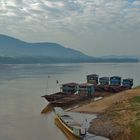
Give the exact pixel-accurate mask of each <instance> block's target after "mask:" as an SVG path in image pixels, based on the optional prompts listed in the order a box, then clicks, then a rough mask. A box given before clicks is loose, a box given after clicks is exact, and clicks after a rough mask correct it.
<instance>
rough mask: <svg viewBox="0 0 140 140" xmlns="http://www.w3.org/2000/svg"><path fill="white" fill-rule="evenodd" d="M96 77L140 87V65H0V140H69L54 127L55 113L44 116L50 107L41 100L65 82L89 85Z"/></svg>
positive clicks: (90, 116) (76, 116)
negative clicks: (127, 81) (90, 78)
mask: <svg viewBox="0 0 140 140" xmlns="http://www.w3.org/2000/svg"><path fill="white" fill-rule="evenodd" d="M93 73H96V74H99V76H100V77H101V76H113V75H118V76H122V77H123V78H128V77H130V78H133V79H134V86H137V85H139V84H140V63H122V64H120V63H117V64H114V63H96V64H93V63H91V64H90V63H86V64H85V63H84V64H82V63H80V64H53V65H47V64H46V65H42V64H35V65H0V140H67V138H66V136H65V135H64V134H63V133H62V132H61V130H60V129H58V127H56V125H55V124H54V113H53V112H51V113H49V114H43V115H42V114H41V111H42V109H43V108H44V107H46V105H47V102H46V100H45V99H43V98H41V96H42V95H44V94H50V93H53V92H55V91H59V85H60V84H62V83H65V82H72V81H75V82H79V83H82V82H86V75H87V74H93ZM57 80H58V81H59V83H58V84H57V83H56V81H57ZM71 115H73V117H75V119H77V120H82V119H83V118H82V117H86V118H88V119H91V118H94V117H95V116H94V115H93V116H92V115H85V116H84V115H80V116H79V114H76V113H75V114H74V113H72V114H71Z"/></svg>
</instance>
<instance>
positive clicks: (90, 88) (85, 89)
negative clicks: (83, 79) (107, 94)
mask: <svg viewBox="0 0 140 140" xmlns="http://www.w3.org/2000/svg"><path fill="white" fill-rule="evenodd" d="M94 92H95V88H94V85H93V84H89V83H82V84H79V86H78V94H86V95H87V96H88V97H93V94H94Z"/></svg>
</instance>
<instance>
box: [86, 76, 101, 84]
mask: <svg viewBox="0 0 140 140" xmlns="http://www.w3.org/2000/svg"><path fill="white" fill-rule="evenodd" d="M98 78H99V75H97V74H90V75H87V83H90V84H94V85H97V84H98Z"/></svg>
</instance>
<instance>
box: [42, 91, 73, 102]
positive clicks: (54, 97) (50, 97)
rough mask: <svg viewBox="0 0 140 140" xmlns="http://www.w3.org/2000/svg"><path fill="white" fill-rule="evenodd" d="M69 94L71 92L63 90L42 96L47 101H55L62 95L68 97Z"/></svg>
mask: <svg viewBox="0 0 140 140" xmlns="http://www.w3.org/2000/svg"><path fill="white" fill-rule="evenodd" d="M70 95H72V94H67V93H64V92H57V93H53V94H50V95H43V96H42V97H44V98H45V99H46V100H47V101H49V102H52V101H56V100H59V99H61V98H64V97H69V96H70Z"/></svg>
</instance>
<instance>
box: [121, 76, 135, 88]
mask: <svg viewBox="0 0 140 140" xmlns="http://www.w3.org/2000/svg"><path fill="white" fill-rule="evenodd" d="M122 86H124V87H126V88H129V89H130V88H132V86H133V79H131V78H126V79H123V82H122Z"/></svg>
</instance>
